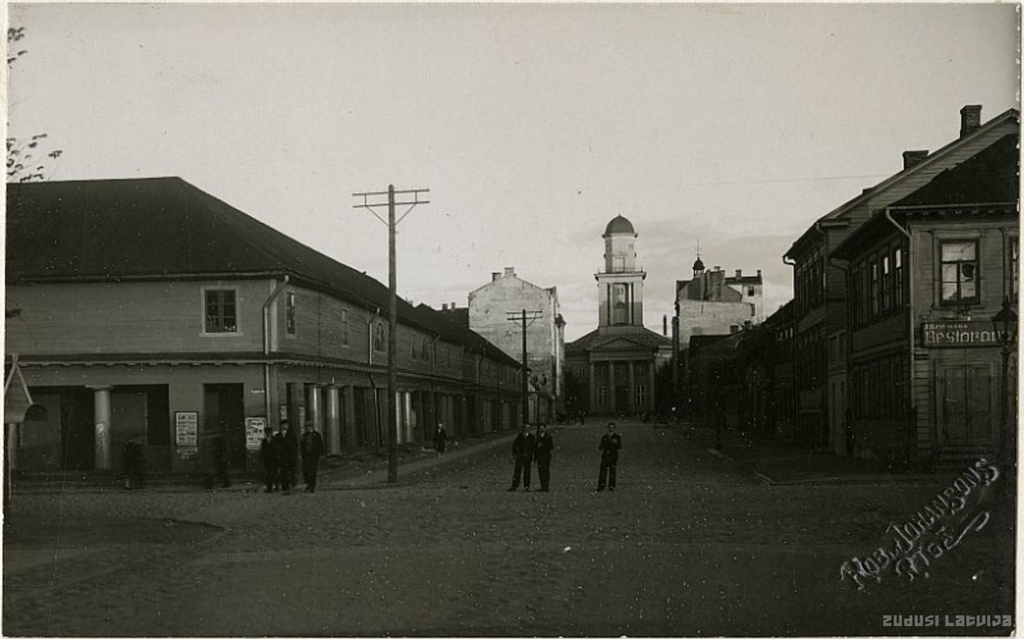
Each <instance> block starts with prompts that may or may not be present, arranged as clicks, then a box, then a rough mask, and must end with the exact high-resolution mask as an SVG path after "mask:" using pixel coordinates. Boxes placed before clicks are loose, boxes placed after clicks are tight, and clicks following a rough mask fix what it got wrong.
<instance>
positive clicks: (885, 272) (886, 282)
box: [880, 252, 892, 313]
mask: <svg viewBox="0 0 1024 639" xmlns="http://www.w3.org/2000/svg"><path fill="white" fill-rule="evenodd" d="M881 266H882V299H881V300H880V307H881V309H882V312H883V313H887V312H888V311H889V308H890V307H891V306H892V263H891V262H890V261H889V254H888V252H886V254H885V255H883V256H882V260H881Z"/></svg>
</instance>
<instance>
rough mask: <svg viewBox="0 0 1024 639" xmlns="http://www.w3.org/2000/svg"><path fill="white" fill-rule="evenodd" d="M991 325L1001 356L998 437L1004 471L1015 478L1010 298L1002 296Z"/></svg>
mask: <svg viewBox="0 0 1024 639" xmlns="http://www.w3.org/2000/svg"><path fill="white" fill-rule="evenodd" d="M992 327H993V328H994V329H995V333H996V339H997V340H998V341H999V346H1000V347H1001V348H1002V356H1003V371H1002V373H1003V377H1002V389H1001V394H1002V396H1001V398H1000V399H1001V401H1002V408H1001V410H1002V415H1001V417H1002V433H1001V436H1000V438H999V440H1000V444H1001V445H1002V448H1003V459H1004V461H1005V465H1006V471H1007V473H1009V475H1010V477H1011V478H1014V479H1015V478H1016V476H1017V473H1016V448H1017V445H1016V443H1017V438H1016V424H1015V423H1014V422H1015V421H1016V420H1015V419H1012V418H1011V414H1012V411H1011V410H1010V354H1011V353H1012V352H1014V350H1015V349H1014V344H1015V343H1016V341H1017V314H1016V313H1015V312H1014V311H1013V307H1012V306H1011V305H1010V298H1009V297H1004V298H1003V307H1002V308H1001V309H1000V310H999V312H998V313H996V314H995V315H993V316H992Z"/></svg>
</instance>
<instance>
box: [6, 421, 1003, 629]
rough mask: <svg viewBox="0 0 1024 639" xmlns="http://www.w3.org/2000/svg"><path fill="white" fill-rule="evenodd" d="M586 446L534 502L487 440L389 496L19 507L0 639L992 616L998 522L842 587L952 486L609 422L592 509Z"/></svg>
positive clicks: (589, 441) (572, 450)
mask: <svg viewBox="0 0 1024 639" xmlns="http://www.w3.org/2000/svg"><path fill="white" fill-rule="evenodd" d="M602 431H603V429H602V427H601V426H598V425H594V424H591V425H586V426H561V427H555V428H553V429H552V434H553V436H554V439H555V446H556V448H555V455H554V461H553V465H552V492H550V493H540V492H536V488H537V484H538V481H537V478H536V471H535V470H534V479H533V481H534V489H535V490H534V492H530V493H526V492H522V491H520V492H517V493H508V492H506V491H505V489H506V488H507V487H508V486H509V484H510V478H511V473H512V465H511V460H510V458H509V455H508V451H509V448H510V446H511V444H510V442H509V445H508V446H506V445H504V442H497V443H496V444H495V445H493V446H491V447H489V448H484V447H481V448H480V450H478V451H477V452H476V453H475V454H465V455H462V456H461V458H456V456H453V458H452V459H451V460H448V461H446V462H445V463H441V464H437V465H433V466H427V467H425V468H423V469H422V470H419V471H418V472H414V473H413V472H408V471H407V469H406V471H407V472H402V473H401V481H400V483H399V484H398V485H397V486H385V485H381V484H375V485H370V486H358V485H353V484H352V482H351V481H349V480H348V479H346V478H343V477H336V476H331V475H328V476H326V477H324V478H323V480H322V481H323V487H322V490H320V491H318V492H317V493H316V494H313V495H310V494H304V493H302V492H299V493H296V494H293V495H290V496H283V495H280V494H270V495H268V494H264V493H262V492H258V488H257V487H256V486H253V487H252V489H251V490H228V491H205V492H204V491H201V490H196V491H194V492H182V491H178V492H172V491H167V492H158V491H147V490H142V491H132V492H127V491H124V492H117V491H98V490H97V491H69V492H65V493H63V494H62V493H59V492H34V493H29V494H24V495H18V496H17V499H16V500H15V502H14V506H13V510H12V512H11V521H10V522H8V523H9V528H8V532H7V534H6V535H5V543H4V550H5V553H4V611H3V630H4V634H6V635H84V636H99V635H106V636H123V635H190V636H205V635H217V636H225V635H227V636H232V635H247V636H265V635H272V636H288V635H305V636H309V635H313V636H316V635H374V636H376V635H433V636H493V635H506V636H508V635H513V636H517V635H541V636H558V635H564V636H579V635H587V636H619V635H630V636H638V635H641V636H643V635H647V636H651V635H657V636H679V635H690V636H693V635H723V634H725V635H737V634H740V635H771V634H775V635H854V634H875V635H878V634H899V633H900V630H901V629H900V628H890V627H884V626H883V615H895V614H899V615H910V614H918V615H946V614H948V615H955V614H961V615H982V614H983V615H995V614H1009V613H1010V612H1012V601H1013V588H1012V583H1013V581H1012V579H1013V576H1012V570H1013V561H1012V557H1013V548H1012V543H1007V541H1006V540H1007V539H1010V537H1008V536H1007V535H1008V531H1009V530H1010V528H1009V526H1010V524H1011V517H1010V516H1009V514H1008V513H1006V512H1003V511H1001V510H1000V509H999V508H997V507H993V508H991V509H990V510H991V520H990V521H989V522H988V524H987V526H986V527H985V528H984V529H982V530H980V531H978V532H973V533H971V534H970V535H968V536H966V537H965V538H964V539H963V542H962V544H961V545H960V547H958V548H957V549H956V551H955V552H953V553H950V554H949V555H947V556H945V557H942V558H941V559H940V560H937V561H934V562H933V563H932V564H931V566H930V568H929V577H928V578H927V579H925V578H919V579H916V580H914V581H908V580H906V579H905V578H902V577H896V576H895V575H891V576H889V577H887V578H886V579H883V581H882V582H881V583H878V584H871V586H870V587H868V588H867V589H866V590H865V591H862V592H857V591H856V590H855V589H854V587H853V586H852V584H851V583H849V582H845V583H844V582H842V581H841V580H840V566H841V565H842V564H843V562H844V561H846V560H847V559H849V558H851V557H853V556H865V555H868V554H870V553H871V551H873V550H874V549H875V548H877V547H878V546H879V545H880V544H882V543H883V542H884V541H885V540H886V539H887V535H886V526H887V525H888V524H889V522H902V521H906V520H908V519H909V518H910V517H911V516H912V515H913V513H914V512H916V511H917V510H919V509H920V508H921V507H923V505H924V504H926V503H927V502H928V500H929V499H931V498H932V497H933V496H934V495H935V494H936V493H938V492H940V491H941V490H942V488H943V487H944V486H947V485H948V481H947V479H949V478H945V477H939V476H936V477H934V478H930V479H927V480H922V479H921V478H915V479H914V481H908V482H905V483H900V482H897V481H886V482H878V483H868V482H857V483H830V484H820V485H816V484H812V483H804V484H798V485H764V484H762V483H759V482H757V481H756V479H754V478H751V477H750V476H749V474H747V473H743V472H741V470H740V469H738V468H736V467H734V466H732V465H730V464H728V463H726V462H724V461H723V460H722V459H720V458H719V457H717V456H715V455H712V454H711V453H709V452H708V451H707V450H706V449H705V448H704V447H703V445H701V444H699V443H698V441H697V440H695V439H692V438H690V437H688V436H687V435H686V433H685V432H683V431H681V430H680V429H673V428H666V427H656V426H652V425H646V424H643V425H641V424H621V423H620V427H619V432H620V433H621V434H622V437H623V449H622V454H621V458H620V462H619V486H618V489H617V490H616V492H612V493H609V492H601V493H595V492H594V488H595V484H596V476H597V470H598V461H599V453H598V451H597V443H598V440H599V438H600V435H601V433H602ZM464 452H465V451H463V453H464ZM460 454H461V453H460ZM889 536H891V535H889ZM930 630H931V632H929V631H930ZM905 634H918V635H920V634H971V635H977V634H1004V635H1005V634H1008V629H1005V628H1003V629H1000V628H959V629H958V628H945V627H943V628H937V629H929V628H912V629H906V630H905Z"/></svg>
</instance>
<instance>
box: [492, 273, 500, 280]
mask: <svg viewBox="0 0 1024 639" xmlns="http://www.w3.org/2000/svg"><path fill="white" fill-rule="evenodd" d="M499 277H501V273H494V272H492V273H491V281H492V282H497V281H498V278H499Z"/></svg>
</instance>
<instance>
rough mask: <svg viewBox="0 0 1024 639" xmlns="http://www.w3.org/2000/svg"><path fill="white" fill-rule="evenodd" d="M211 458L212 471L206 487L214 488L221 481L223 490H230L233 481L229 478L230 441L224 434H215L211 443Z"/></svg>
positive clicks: (207, 477) (207, 478) (208, 476)
mask: <svg viewBox="0 0 1024 639" xmlns="http://www.w3.org/2000/svg"><path fill="white" fill-rule="evenodd" d="M210 457H211V462H212V469H211V472H210V474H209V475H207V476H206V487H207V488H213V487H214V485H215V484H216V483H217V482H218V481H219V482H220V485H221V488H229V487H230V486H231V479H230V478H228V466H229V465H230V464H229V461H228V440H227V438H226V437H224V435H223V433H214V434H213V439H212V440H211V441H210Z"/></svg>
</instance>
